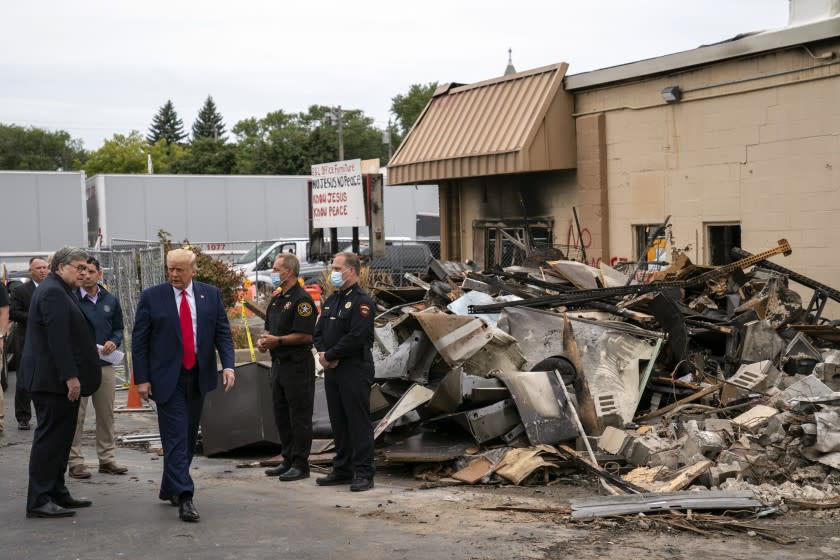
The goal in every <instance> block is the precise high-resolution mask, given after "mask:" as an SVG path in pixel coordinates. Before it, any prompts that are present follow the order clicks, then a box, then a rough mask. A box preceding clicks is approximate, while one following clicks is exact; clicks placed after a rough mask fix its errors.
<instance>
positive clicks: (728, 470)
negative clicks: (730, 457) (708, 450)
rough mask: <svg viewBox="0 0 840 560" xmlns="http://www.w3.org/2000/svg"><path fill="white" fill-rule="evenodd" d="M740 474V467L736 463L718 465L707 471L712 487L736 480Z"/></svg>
mask: <svg viewBox="0 0 840 560" xmlns="http://www.w3.org/2000/svg"><path fill="white" fill-rule="evenodd" d="M740 474H741V465H739V464H738V463H737V462H733V463H720V462H718V464H716V465H715V466H713V467H712V468H711V469H709V476H710V478H711V483H712V486H720V485H721V484H722V483H723V482H725V481H727V480H729V479H730V478H738V476H740Z"/></svg>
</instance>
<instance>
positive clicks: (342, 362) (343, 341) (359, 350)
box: [315, 253, 376, 492]
mask: <svg viewBox="0 0 840 560" xmlns="http://www.w3.org/2000/svg"><path fill="white" fill-rule="evenodd" d="M359 271H360V262H359V257H358V255H355V254H353V253H339V254H337V255H336V256H335V259H333V265H332V273H331V274H330V283H331V284H332V285H333V287H334V288H335V292H333V294H332V295H331V296H330V297H329V298H328V299H327V301H326V302H324V304H323V306H322V307H321V318H320V319H319V320H318V324H317V325H316V326H315V348H316V349H317V350H318V359H319V361H320V363H321V365H322V366H324V389H325V390H326V393H327V409H328V410H329V413H330V425H331V426H332V433H333V438H334V439H335V460H334V461H333V470H332V472H331V473H330V474H328V475H327V476H324V477H321V478H318V479H317V480H316V481H315V482H316V483H317V484H319V485H320V486H332V485H337V484H350V490H352V491H353V492H362V491H364V490H369V489H371V488H373V475H374V472H375V470H374V466H373V426H372V424H371V421H370V386H371V385H372V384H373V375H374V371H373V355H372V354H371V347H372V346H373V318H374V310H375V309H376V308H375V306H374V303H373V300H371V299H370V296H368V295H367V294H366V293H365V292H364V290H362V288H361V287H359V285H358V278H359Z"/></svg>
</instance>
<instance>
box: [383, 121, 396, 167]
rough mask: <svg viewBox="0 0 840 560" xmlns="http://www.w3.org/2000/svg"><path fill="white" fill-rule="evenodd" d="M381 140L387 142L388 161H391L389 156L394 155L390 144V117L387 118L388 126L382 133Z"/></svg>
mask: <svg viewBox="0 0 840 560" xmlns="http://www.w3.org/2000/svg"><path fill="white" fill-rule="evenodd" d="M382 141H383V142H384V143H385V144H388V161H391V157H392V156H393V155H394V147H393V145H392V144H391V119H388V128H387V129H385V132H383V133H382Z"/></svg>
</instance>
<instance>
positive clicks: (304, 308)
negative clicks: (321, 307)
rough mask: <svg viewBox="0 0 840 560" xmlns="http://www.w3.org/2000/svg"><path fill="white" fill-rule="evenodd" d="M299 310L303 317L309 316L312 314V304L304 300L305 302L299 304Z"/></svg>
mask: <svg viewBox="0 0 840 560" xmlns="http://www.w3.org/2000/svg"><path fill="white" fill-rule="evenodd" d="M297 312H298V315H300V316H301V317H309V316H310V315H312V306H311V305H309V304H308V303H306V302H305V301H304V302H303V303H299V304H298V306H297Z"/></svg>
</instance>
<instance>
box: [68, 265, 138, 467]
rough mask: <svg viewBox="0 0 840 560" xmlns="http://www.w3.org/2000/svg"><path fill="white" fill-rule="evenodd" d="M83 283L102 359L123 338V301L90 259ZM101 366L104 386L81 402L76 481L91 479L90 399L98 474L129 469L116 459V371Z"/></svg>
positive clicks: (82, 301) (82, 296)
mask: <svg viewBox="0 0 840 560" xmlns="http://www.w3.org/2000/svg"><path fill="white" fill-rule="evenodd" d="M80 280H81V282H82V286H81V288H79V290H78V292H76V295H77V296H78V297H79V306H80V307H81V308H82V313H84V314H85V315H86V316H87V318H88V320H89V321H90V322H91V324H92V325H93V326H94V329H95V331H96V345H97V348H99V352H100V356H102V357H104V356H108V355H109V354H111V353H113V351H114V350H116V349H117V348H118V347H119V345H120V344H122V339H123V315H122V308H121V307H120V302H119V300H117V298H116V297H114V295H113V294H112V293H110V292H108V291H107V290H106V289H105V288H103V287H102V286H100V285H99V281H100V280H102V267H101V266H100V265H99V261H98V260H96V259H95V258H93V257H90V258H89V259H88V261H87V267H86V270H85V271H84V272H81V273H80ZM99 363H100V365H101V366H102V384H101V385H100V386H99V389H97V391H96V392H95V393H94V394H93V395H92V396H91V397H90V398H88V397H84V398H82V399H81V401H82V402H81V405H80V406H79V417H78V421H77V422H76V435H75V436H74V437H73V447H71V448H70V460H69V465H70V468H69V474H70V476H71V477H73V478H90V472H89V471H88V470H87V469H86V468H85V459H84V457H83V456H82V431H83V428H84V424H85V412H86V410H87V404H88V401H89V400H91V399H92V400H93V409H94V410H95V411H96V455H97V456H98V457H99V472H101V473H106V474H125V473H126V472H127V471H128V469H127V468H126V467H121V466H119V465H118V464H117V463H116V460H115V457H114V450H115V447H116V446H115V444H114V391H115V390H116V372H115V371H114V366H113V365H112V364H110V363H109V362H107V361H105V360H100V361H99Z"/></svg>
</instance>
